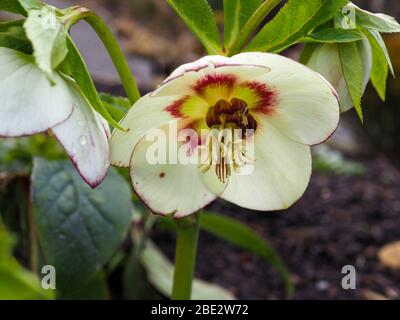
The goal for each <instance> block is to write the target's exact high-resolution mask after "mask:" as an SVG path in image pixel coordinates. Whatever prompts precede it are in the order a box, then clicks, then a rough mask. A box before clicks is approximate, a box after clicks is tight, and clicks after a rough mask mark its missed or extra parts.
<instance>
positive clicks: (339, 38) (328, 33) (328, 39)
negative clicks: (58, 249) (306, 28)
mask: <svg viewBox="0 0 400 320" xmlns="http://www.w3.org/2000/svg"><path fill="white" fill-rule="evenodd" d="M362 39H363V35H362V33H361V32H360V31H358V30H345V29H337V28H327V29H323V30H320V31H318V32H313V33H311V34H309V35H307V36H305V37H304V38H302V39H301V42H317V43H338V42H354V41H359V40H362Z"/></svg>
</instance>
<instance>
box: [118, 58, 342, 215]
mask: <svg viewBox="0 0 400 320" xmlns="http://www.w3.org/2000/svg"><path fill="white" fill-rule="evenodd" d="M171 121H176V122H177V128H178V130H177V134H176V133H174V132H172V134H173V135H172V140H171V138H170V139H169V140H168V144H169V146H167V147H166V149H168V150H169V147H170V145H171V144H173V143H178V144H180V145H184V144H185V142H187V140H185V137H186V135H187V134H186V133H185V131H187V130H188V129H191V130H194V131H195V132H197V133H199V136H201V137H202V138H203V135H204V134H203V132H204V131H206V132H207V131H209V132H211V131H217V132H222V131H223V130H228V132H229V130H231V129H234V130H237V129H239V130H240V129H242V130H243V129H245V130H246V132H247V130H249V131H250V132H253V133H252V134H249V135H247V134H246V135H243V136H242V138H243V140H249V141H252V142H253V143H252V145H253V152H252V154H248V152H249V150H248V149H246V148H243V150H242V151H241V154H240V155H241V156H243V158H244V159H245V160H244V161H242V162H241V161H239V160H240V159H237V158H236V157H235V156H233V157H232V159H230V160H232V161H230V162H228V161H227V160H228V159H225V158H224V156H222V157H221V156H220V157H219V158H217V159H218V160H219V161H217V162H215V163H210V162H209V160H210V159H209V158H207V161H205V162H202V163H200V165H199V164H194V163H176V164H172V163H165V164H164V163H157V164H152V163H150V162H149V159H148V154H149V153H148V151H149V148H151V143H150V142H149V139H148V137H146V135H147V132H149V131H151V129H154V128H160V129H161V130H163V131H165V132H166V134H167V136H169V137H171V129H170V127H171V125H168V124H169V123H171ZM338 121H339V102H338V98H337V95H336V92H335V90H334V89H333V88H332V86H331V85H330V84H329V83H328V81H326V80H325V79H324V78H323V77H321V76H320V75H319V74H317V73H315V72H314V71H312V70H310V69H309V68H307V67H305V66H303V65H301V64H299V63H297V62H294V61H292V60H290V59H287V58H284V57H282V56H279V55H274V54H269V53H242V54H239V55H236V56H234V57H232V58H226V57H221V56H208V57H205V58H202V59H200V60H198V61H196V62H194V63H190V64H186V65H183V66H181V67H179V68H178V69H177V70H175V71H174V72H173V73H172V75H171V76H170V77H169V78H167V79H166V80H165V81H164V82H163V83H162V84H161V85H160V86H159V87H158V88H157V89H156V90H155V91H154V92H152V93H150V94H149V95H147V96H145V97H143V98H142V99H140V100H139V101H138V102H137V103H136V104H135V105H134V107H133V108H132V109H131V110H130V111H129V112H128V114H127V115H126V117H125V118H124V119H123V120H122V121H121V126H123V127H124V128H126V129H128V132H121V131H114V133H113V135H112V137H111V163H112V164H114V165H116V166H120V167H130V174H131V178H132V184H133V187H134V189H135V191H136V193H137V194H138V195H139V196H140V197H141V198H142V200H143V201H144V202H145V203H146V204H147V205H148V207H149V208H150V209H151V210H152V211H153V212H155V213H159V214H174V217H183V216H186V215H189V214H191V213H194V212H195V211H197V210H199V209H201V208H202V207H204V206H206V205H207V204H209V203H210V202H212V201H213V200H215V199H216V198H217V197H218V196H219V197H221V198H223V199H225V200H227V201H229V202H232V203H235V204H237V205H239V206H242V207H245V208H250V209H254V210H262V211H268V210H279V209H284V208H287V207H289V206H291V205H292V204H293V203H294V202H295V201H296V200H298V199H299V198H300V197H301V195H302V194H303V193H304V191H305V189H306V187H307V185H308V182H309V179H310V175H311V156H310V145H314V144H318V143H321V142H323V141H325V140H326V139H328V138H329V137H330V136H331V134H332V133H333V132H334V131H335V129H336V128H337V125H338ZM200 131H201V132H202V133H200ZM182 133H183V137H182V135H181V134H182ZM221 137H222V138H221ZM194 141H195V143H194V144H193V139H192V140H191V142H190V146H189V149H187V155H188V157H189V158H190V157H191V156H192V155H196V152H195V151H200V150H204V149H208V148H209V145H208V141H211V139H205V140H204V139H198V140H194ZM231 142H232V141H231ZM228 145H229V143H228V141H227V140H224V138H223V135H222V136H221V135H217V148H218V149H222V150H224V149H226V148H227V147H228ZM231 145H233V144H232V143H231ZM233 149H234V148H233ZM184 150H186V149H184ZM222 154H223V153H222ZM247 166H251V167H252V171H251V172H250V171H247V170H243V171H244V173H241V169H245V168H246V167H247ZM242 167H243V168H242ZM246 171H247V173H246Z"/></svg>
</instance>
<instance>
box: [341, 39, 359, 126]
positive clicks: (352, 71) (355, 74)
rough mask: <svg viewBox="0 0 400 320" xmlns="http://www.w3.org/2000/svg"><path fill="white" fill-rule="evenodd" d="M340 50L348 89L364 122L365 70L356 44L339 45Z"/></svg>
mask: <svg viewBox="0 0 400 320" xmlns="http://www.w3.org/2000/svg"><path fill="white" fill-rule="evenodd" d="M338 50H339V56H340V61H341V65H342V71H343V76H344V79H345V81H346V84H347V89H348V90H349V94H350V97H351V100H352V102H353V104H354V107H355V108H356V111H357V114H358V116H359V117H360V119H361V120H363V112H362V108H361V97H362V92H363V68H362V63H361V59H360V55H359V52H358V49H357V44H356V43H354V42H351V43H338Z"/></svg>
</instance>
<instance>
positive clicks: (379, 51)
mask: <svg viewBox="0 0 400 320" xmlns="http://www.w3.org/2000/svg"><path fill="white" fill-rule="evenodd" d="M378 34H379V33H378ZM365 35H366V36H367V38H368V41H369V43H370V45H371V48H372V71H371V82H372V85H373V86H374V88H375V90H376V92H377V93H378V95H379V97H380V98H381V99H382V100H383V101H385V98H386V81H387V77H388V73H389V64H388V61H387V56H388V55H386V53H387V50H386V46H385V49H383V48H382V46H381V44H380V43H379V42H378V41H377V39H376V38H375V36H374V35H373V34H372V33H371V32H370V31H368V30H365ZM389 59H390V58H389Z"/></svg>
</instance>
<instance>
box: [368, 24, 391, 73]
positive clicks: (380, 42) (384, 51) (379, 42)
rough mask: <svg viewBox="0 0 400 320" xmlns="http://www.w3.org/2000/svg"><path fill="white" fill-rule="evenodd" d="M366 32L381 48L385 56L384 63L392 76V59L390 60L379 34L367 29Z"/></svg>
mask: <svg viewBox="0 0 400 320" xmlns="http://www.w3.org/2000/svg"><path fill="white" fill-rule="evenodd" d="M368 31H369V33H370V34H371V35H372V36H373V37H374V38H375V40H376V41H377V43H378V45H379V46H380V47H381V49H382V52H383V54H384V55H385V59H386V62H387V64H388V66H389V69H390V72H391V73H392V75H393V76H394V68H393V64H392V59H390V55H389V52H388V49H387V47H386V43H385V40H383V38H382V36H381V34H380V33H379V32H378V31H376V30H374V29H368Z"/></svg>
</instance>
